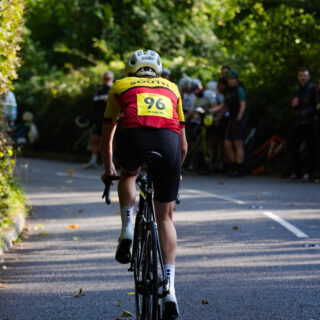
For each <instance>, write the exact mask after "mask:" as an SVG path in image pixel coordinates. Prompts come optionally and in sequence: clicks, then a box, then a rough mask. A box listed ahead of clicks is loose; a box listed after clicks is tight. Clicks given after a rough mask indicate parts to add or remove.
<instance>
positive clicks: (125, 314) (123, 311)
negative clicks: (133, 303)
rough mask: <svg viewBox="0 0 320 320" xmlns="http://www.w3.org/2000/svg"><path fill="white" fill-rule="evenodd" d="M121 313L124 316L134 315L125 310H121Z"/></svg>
mask: <svg viewBox="0 0 320 320" xmlns="http://www.w3.org/2000/svg"><path fill="white" fill-rule="evenodd" d="M122 315H123V316H124V317H134V314H132V313H131V312H129V311H126V310H122Z"/></svg>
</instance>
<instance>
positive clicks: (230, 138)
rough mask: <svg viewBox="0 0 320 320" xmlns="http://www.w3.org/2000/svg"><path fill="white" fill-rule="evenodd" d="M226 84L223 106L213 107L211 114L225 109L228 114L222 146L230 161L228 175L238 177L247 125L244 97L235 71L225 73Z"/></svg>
mask: <svg viewBox="0 0 320 320" xmlns="http://www.w3.org/2000/svg"><path fill="white" fill-rule="evenodd" d="M227 82H228V87H227V88H226V90H225V92H224V102H223V104H222V105H220V106H217V107H213V108H212V109H211V112H213V113H215V112H217V111H220V110H222V109H224V108H226V110H227V111H228V113H229V117H228V121H227V124H226V128H225V137H224V146H225V149H226V152H227V155H228V158H229V161H230V170H229V173H230V175H231V176H233V177H240V176H241V175H242V173H243V163H244V148H243V140H244V135H245V129H246V124H247V113H246V95H245V91H244V88H243V85H240V84H239V81H238V73H237V72H236V71H234V70H229V71H228V72H227Z"/></svg>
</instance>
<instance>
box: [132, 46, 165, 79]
mask: <svg viewBox="0 0 320 320" xmlns="http://www.w3.org/2000/svg"><path fill="white" fill-rule="evenodd" d="M126 71H127V74H128V75H130V74H134V75H136V76H151V77H156V76H157V75H158V74H160V73H161V71H162V62H161V58H160V56H159V55H158V54H157V53H156V52H155V51H153V50H147V51H146V52H144V51H143V50H137V51H135V52H134V53H133V54H132V55H131V56H130V57H129V59H128V62H127V68H126Z"/></svg>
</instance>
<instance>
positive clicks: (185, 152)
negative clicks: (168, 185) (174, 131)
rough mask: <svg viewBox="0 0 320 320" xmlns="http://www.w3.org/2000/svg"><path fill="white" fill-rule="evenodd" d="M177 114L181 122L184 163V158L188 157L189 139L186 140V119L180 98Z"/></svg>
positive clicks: (181, 146)
mask: <svg viewBox="0 0 320 320" xmlns="http://www.w3.org/2000/svg"><path fill="white" fill-rule="evenodd" d="M177 113H178V116H179V121H180V148H181V163H183V161H184V158H185V157H186V154H187V150H188V144H187V138H186V129H185V119H184V113H183V108H182V101H181V97H179V99H178V104H177Z"/></svg>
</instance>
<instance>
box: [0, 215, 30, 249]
mask: <svg viewBox="0 0 320 320" xmlns="http://www.w3.org/2000/svg"><path fill="white" fill-rule="evenodd" d="M25 224H26V217H25V214H24V213H18V214H17V215H16V216H15V218H14V221H13V223H12V226H11V229H10V230H7V231H2V232H0V255H2V254H4V253H5V252H6V251H7V250H9V249H10V248H11V247H12V245H13V243H14V241H15V240H17V239H18V238H19V235H20V233H21V232H22V231H23V229H24V227H25Z"/></svg>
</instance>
